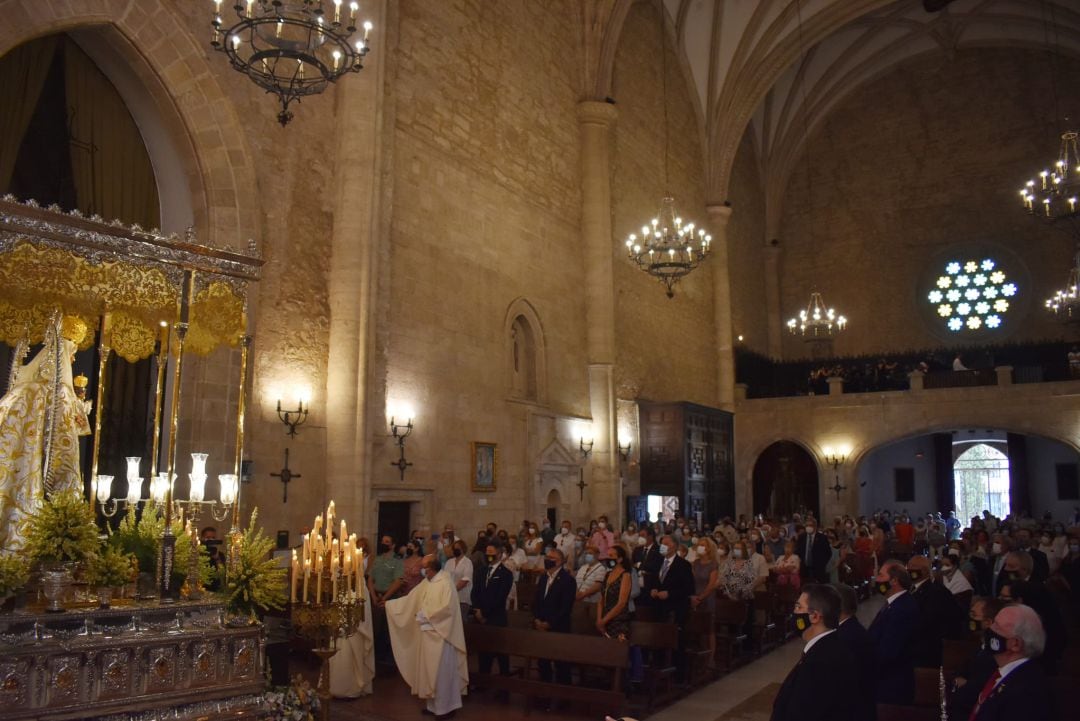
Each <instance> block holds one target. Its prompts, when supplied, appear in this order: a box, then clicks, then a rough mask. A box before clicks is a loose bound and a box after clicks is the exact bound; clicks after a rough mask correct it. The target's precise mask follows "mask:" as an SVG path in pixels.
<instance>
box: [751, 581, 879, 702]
mask: <svg viewBox="0 0 1080 721" xmlns="http://www.w3.org/2000/svg"><path fill="white" fill-rule="evenodd" d="M793 618H794V623H795V628H796V630H797V631H799V632H800V633H801V635H802V639H803V641H805V642H806V645H805V646H804V647H803V652H802V657H801V658H800V659H799V661H798V663H796V664H795V667H794V668H793V669H791V671H790V672H789V673H788V675H787V678H785V679H784V683H783V685H781V686H780V690H779V691H778V692H777V694H776V699H775V700H774V701H773V710H772V716H771V717H770V719H771V721H812V720H814V719H820V720H821V721H826V720H828V721H853V720H854V719H856V718H857V717H856V715H855V707H854V702H853V698H852V695H851V693H850V688H849V683H850V680H851V679H852V678H853V677H854V676H855V673H856V667H855V657H854V656H853V655H852V653H851V650H850V649H849V648H848V646H847V645H846V644H845V643H844V642H843V641H842V640H841V639H840V637H839V636H838V635H837V634H836V627H837V624H838V623H839V620H840V596H839V594H837V592H836V589H834V588H831V587H829V586H822V585H818V584H811V585H809V586H806V587H805V588H804V589H803V592H802V593H801V594H800V595H799V599H798V601H796V603H795V612H794V614H793ZM858 718H860V721H861V717H858Z"/></svg>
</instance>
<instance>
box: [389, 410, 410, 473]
mask: <svg viewBox="0 0 1080 721" xmlns="http://www.w3.org/2000/svg"><path fill="white" fill-rule="evenodd" d="M403 418H404V419H405V423H399V422H398V421H399V420H401V419H403ZM412 432H413V410H412V408H411V407H409V406H397V407H395V408H394V409H392V410H391V411H390V435H392V436H393V437H394V442H395V443H397V447H398V453H399V455H398V459H397V460H396V461H391V462H390V465H391V466H396V467H397V469H398V471H399V472H400V473H401V480H403V481H404V480H405V469H406V468H408V467H409V466H411V465H412V464H411V463H409V462H408V461H406V460H405V439H406V438H408V437H409V434H410V433H412Z"/></svg>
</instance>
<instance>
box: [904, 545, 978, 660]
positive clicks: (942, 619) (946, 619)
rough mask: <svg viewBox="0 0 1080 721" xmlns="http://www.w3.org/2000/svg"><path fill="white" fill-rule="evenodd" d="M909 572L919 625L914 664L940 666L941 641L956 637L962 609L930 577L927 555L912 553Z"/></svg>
mask: <svg viewBox="0 0 1080 721" xmlns="http://www.w3.org/2000/svg"><path fill="white" fill-rule="evenodd" d="M907 571H908V575H910V576H911V581H912V584H913V586H912V589H911V596H912V598H914V599H915V601H916V603H918V604H919V626H918V628H917V629H916V631H915V645H914V648H913V653H914V661H915V666H916V667H918V668H938V667H940V666H941V649H942V641H943V640H944V639H946V638H960V637H961V636H962V634H963V632H964V611H963V609H961V608H960V605H959V604H958V603H957V602H956V601H955V600H953V595H952V593H950V592H949V589H947V588H945V586H943V585H941V584H940V583H935V582H934V581H933V580H932V579H931V577H930V575H931V574H930V559H929V558H927V557H926V556H912V557H911V560H909V561H908V564H907Z"/></svg>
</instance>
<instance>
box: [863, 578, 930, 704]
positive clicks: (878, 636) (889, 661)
mask: <svg viewBox="0 0 1080 721" xmlns="http://www.w3.org/2000/svg"><path fill="white" fill-rule="evenodd" d="M874 582H875V583H876V584H877V590H878V592H879V593H880V594H881V595H882V596H885V605H884V606H883V607H882V608H881V610H880V611H879V612H878V615H877V616H876V617H875V618H874V622H873V623H871V624H870V638H872V639H873V640H874V665H875V673H876V675H877V683H876V684H875V694H876V695H875V698H876V699H877V702H878V703H887V704H896V705H899V706H909V705H911V703H912V701H914V700H915V664H914V661H913V658H912V653H913V648H912V646H913V643H914V637H915V631H916V628H917V627H918V624H919V604H918V603H917V602H916V601H915V599H914V598H912V597H911V594H910V593H908V591H909V590H910V589H911V576H909V575H908V572H907V569H906V568H904V566H903V565H902V564H901V563H900V562H899V561H895V560H892V561H886V562H885V563H883V564H882V565H881V568H879V569H878V572H877V576H875V578H874Z"/></svg>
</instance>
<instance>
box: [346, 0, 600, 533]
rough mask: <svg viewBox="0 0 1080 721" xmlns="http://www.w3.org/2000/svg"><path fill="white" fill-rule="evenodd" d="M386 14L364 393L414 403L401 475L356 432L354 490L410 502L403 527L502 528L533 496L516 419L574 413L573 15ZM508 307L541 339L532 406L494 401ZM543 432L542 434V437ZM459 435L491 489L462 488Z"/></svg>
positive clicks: (520, 8)
mask: <svg viewBox="0 0 1080 721" xmlns="http://www.w3.org/2000/svg"><path fill="white" fill-rule="evenodd" d="M399 14H400V20H399V26H398V28H397V32H398V36H399V37H398V45H397V49H396V55H395V66H396V67H395V68H394V70H393V77H389V76H388V80H387V82H388V84H389V83H393V85H394V87H393V92H394V94H395V96H396V97H395V107H394V114H395V121H394V131H393V165H392V168H393V178H392V181H391V182H393V210H392V220H391V228H390V251H389V253H390V255H389V267H388V268H387V270H386V272H387V273H389V276H390V277H389V282H388V284H386V285H384V287H387V288H388V289H389V290H388V293H389V303H388V308H387V317H386V321H385V322H386V326H385V328H384V329H383V334H384V336H385V337H384V340H382V341H381V342H382V343H384V344H385V345H384V347H383V348H382V349H381V352H382V353H385V366H384V367H385V368H386V370H385V375H384V377H383V378H381V379H380V380H379V381H378V383H379V384H380V385H382V384H384V385H385V395H386V397H387V399H388V402H405V403H409V404H411V405H412V406H413V407H414V408H415V409H416V411H415V412H416V430H415V431H414V432H413V434H412V436H411V437H410V438H409V440H408V442H407V443H408V445H407V455H408V458H409V460H410V461H412V462H413V463H414V464H415V465H414V466H413V467H412V468H411V469H409V470H408V472H407V473H406V477H405V481H404V482H401V481H400V480H399V475H398V471H397V469H395V468H391V467H390V461H391V460H392V459H393V458H395V457H396V448H392V447H391V445H390V443H388V442H387V441H386V440H385V438H380V436H385V434H386V431H385V430H384V428H385V427H378V428H374V429H373V431H372V434H373V436H374V437H375V438H373V442H374V443H375V448H376V450H375V454H374V460H373V467H374V469H375V470H374V473H373V477H372V478H371V479H370V483H371V484H372V488H373V493H374V494H375V496H376V497H377V498H379V499H381V500H403V501H410V502H414V503H419V504H421V507H420V508H419V509H418V510H419V513H420V515H419V516H416V515H415V513H414V522H417V523H422V524H435V525H437V524H442V523H444V522H453V523H456V524H457V527H458V528H459V529H463V530H469V529H473V528H475V527H476V526H478V525H480V524H482V523H484V522H486V521H487V520H488V519H489V518H490V519H494V520H495V521H496V522H498V523H500V524H510V523H511V522H515V523H516V522H518V521H520V518H521V516H522V513H523V512H526V511H527V510H530V509H529V507H528V506H529V504H530V503H531V501H530V499H531V498H532V497H533V494H532V493H531V492H530V491H531V489H532V487H533V486H532V482H533V479H532V477H531V470H530V469H531V463H532V460H533V456H534V454H535V453H536V452H537V449H536V448H535V445H536V443H535V442H534V443H533V444H532V445H530V434H531V433H536V432H539V431H535V430H534V429H535V428H536V424H535V423H534V422H533V421H532V420H530V419H531V418H532V417H533V415H534V414H540V415H541V416H543V417H555V418H559V417H567V416H579V417H580V416H586V415H587V414H588V408H589V406H588V391H587V380H586V371H587V361H586V356H585V336H586V329H585V306H584V294H583V284H584V268H583V264H582V262H581V247H580V246H581V242H580V231H579V217H580V203H581V201H580V189H579V179H578V178H579V171H578V128H577V120H576V115H575V109H576V102H577V90H576V80H577V76H576V72H577V66H578V63H579V62H580V59H579V57H578V50H577V48H576V46H575V44H574V43H573V42H571V41H570V39H571V38H573V37H574V36H575V33H576V32H577V30H576V28H575V26H574V22H575V18H576V13H575V12H574V9H573V4H572V3H571V2H569V0H566V1H563V2H558V3H544V4H537V3H532V2H525V1H524V0H521V1H518V2H500V3H482V2H467V1H465V0H456V1H454V2H439V3H430V2H404V3H401V4H400V6H399ZM384 280H385V279H384ZM519 297H523V298H524V299H526V300H527V301H528V302H529V303H530V304H531V305H532V307H533V308H534V309H535V310H536V313H537V315H538V316H539V320H540V324H541V328H539V329H535V330H537V331H538V332H541V333H542V334H543V339H544V345H545V347H546V369H547V378H546V387H547V398H546V400H545V399H539V401H538V402H537V403H532V404H530V403H523V402H518V401H512V400H509V397H510V395H511V388H510V367H509V361H508V358H509V354H508V348H509V337H508V334H507V333H505V332H504V330H505V329H506V328H507V326H508V324H507V322H506V315H507V311H508V309H509V308H510V306H511V304H512V303H513V301H514V300H515V299H517V298H519ZM554 432H555V431H554V427H553V426H550V425H548V426H545V430H544V431H543V434H546V435H547V438H546V440H545V443H544V444H542V445H546V442H549V441H550V440H551V439H552V437H553V435H552V434H554ZM472 441H487V442H494V443H497V444H498V455H497V490H496V491H495V492H494V493H482V494H481V493H473V492H471V491H470V473H471V469H470V463H471V458H470V443H471V442H472ZM541 447H542V446H541ZM565 495H566V494H564V499H563V500H564V501H569V500H571V499H569V498H565ZM575 495H576V491H575ZM433 504H434V506H435V509H434V510H433ZM532 511H533V513H534V515H535V514H538V513H539V511H538V510H536V509H532ZM375 512H376V509H374V508H372V509H371V512H370V514H369V516H370V517H369V519H367V522H368V523H373V522H374V517H375V516H374V514H375Z"/></svg>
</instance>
